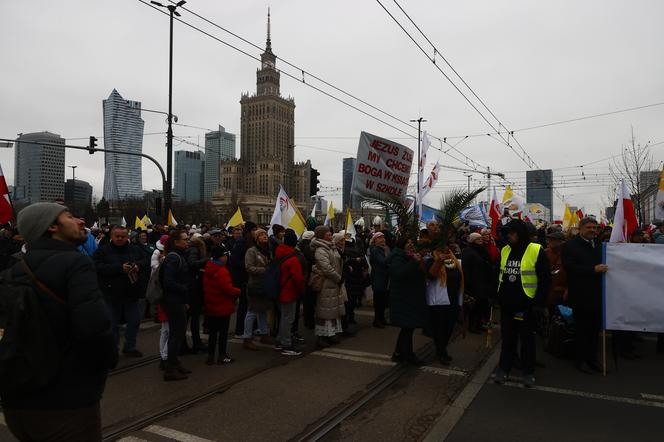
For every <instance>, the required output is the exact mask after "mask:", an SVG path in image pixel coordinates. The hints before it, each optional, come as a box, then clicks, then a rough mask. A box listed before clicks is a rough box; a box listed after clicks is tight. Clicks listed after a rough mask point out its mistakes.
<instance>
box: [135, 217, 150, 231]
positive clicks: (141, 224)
mask: <svg viewBox="0 0 664 442" xmlns="http://www.w3.org/2000/svg"><path fill="white" fill-rule="evenodd" d="M139 227H140V229H141V230H148V228H147V227H146V225H145V224H143V221H142V220H141V219H140V218H139V217H136V221H135V222H134V229H138V228H139Z"/></svg>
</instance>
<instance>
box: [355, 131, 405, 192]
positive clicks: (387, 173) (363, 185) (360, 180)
mask: <svg viewBox="0 0 664 442" xmlns="http://www.w3.org/2000/svg"><path fill="white" fill-rule="evenodd" d="M412 166H413V151H412V150H411V149H409V148H407V147H406V146H403V145H401V144H398V143H395V142H393V141H390V140H386V139H385V138H381V137H377V136H376V135H371V134H369V133H366V132H362V133H361V134H360V143H359V145H358V147H357V160H356V162H355V172H354V173H353V185H352V187H351V194H352V195H359V196H361V197H364V198H376V199H383V200H385V199H393V198H401V199H403V198H405V197H406V194H407V192H408V180H409V179H410V169H411V167H412Z"/></svg>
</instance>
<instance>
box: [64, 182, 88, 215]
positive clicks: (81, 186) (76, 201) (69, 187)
mask: <svg viewBox="0 0 664 442" xmlns="http://www.w3.org/2000/svg"><path fill="white" fill-rule="evenodd" d="M65 204H66V205H67V206H68V207H69V208H70V209H71V208H75V209H76V211H77V212H78V211H82V210H83V209H84V208H89V207H90V206H91V205H92V186H91V185H90V183H88V182H87V181H83V180H73V179H68V180H67V181H66V182H65Z"/></svg>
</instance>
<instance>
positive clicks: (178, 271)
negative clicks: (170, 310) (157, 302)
mask: <svg viewBox="0 0 664 442" xmlns="http://www.w3.org/2000/svg"><path fill="white" fill-rule="evenodd" d="M159 276H160V278H161V286H162V288H163V290H164V301H163V302H164V303H165V304H189V303H190V302H191V300H190V298H191V297H190V295H189V292H190V288H191V272H190V271H189V266H188V265H187V257H186V251H185V250H182V251H180V250H178V251H174V252H171V253H169V254H168V255H166V258H165V259H164V262H163V264H162V265H161V270H160V274H159Z"/></svg>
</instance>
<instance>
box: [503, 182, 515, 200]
mask: <svg viewBox="0 0 664 442" xmlns="http://www.w3.org/2000/svg"><path fill="white" fill-rule="evenodd" d="M512 197H514V192H512V186H510V185H509V184H508V185H507V187H505V193H503V203H506V202H507V201H509V200H511V199H512Z"/></svg>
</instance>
